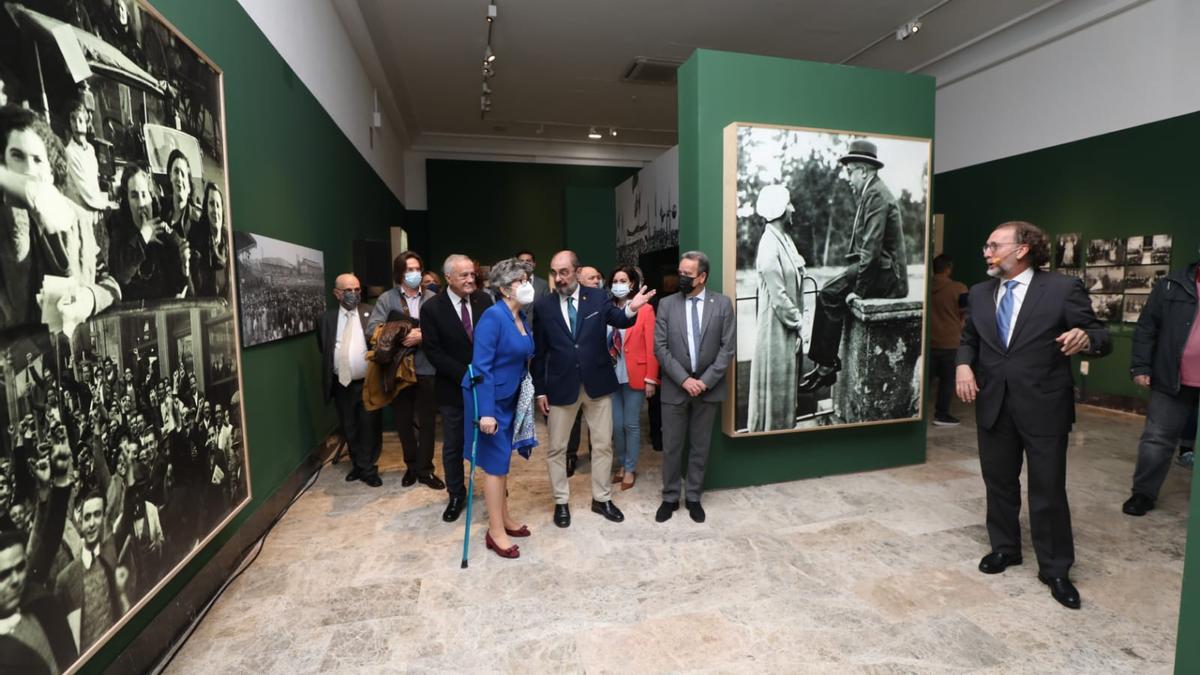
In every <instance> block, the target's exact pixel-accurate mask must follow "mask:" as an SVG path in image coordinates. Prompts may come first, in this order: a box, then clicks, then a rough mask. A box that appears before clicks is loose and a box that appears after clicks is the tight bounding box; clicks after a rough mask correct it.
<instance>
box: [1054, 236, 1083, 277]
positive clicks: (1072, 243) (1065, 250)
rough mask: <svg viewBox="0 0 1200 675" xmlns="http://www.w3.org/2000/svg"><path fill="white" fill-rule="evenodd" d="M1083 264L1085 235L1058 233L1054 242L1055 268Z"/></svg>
mask: <svg viewBox="0 0 1200 675" xmlns="http://www.w3.org/2000/svg"><path fill="white" fill-rule="evenodd" d="M1082 266H1083V235H1082V234H1080V233H1078V232H1069V233H1067V234H1060V235H1058V238H1057V240H1056V241H1055V243H1054V267H1055V269H1060V270H1063V269H1072V268H1078V267H1082Z"/></svg>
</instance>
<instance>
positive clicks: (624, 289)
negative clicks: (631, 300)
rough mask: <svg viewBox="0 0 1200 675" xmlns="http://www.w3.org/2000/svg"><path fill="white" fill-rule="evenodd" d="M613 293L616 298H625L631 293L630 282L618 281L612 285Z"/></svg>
mask: <svg viewBox="0 0 1200 675" xmlns="http://www.w3.org/2000/svg"><path fill="white" fill-rule="evenodd" d="M612 294H613V297H614V298H621V299H624V298H625V296H627V295H629V284H623V283H621V282H619V281H618V282H617V283H615V284H613V285H612Z"/></svg>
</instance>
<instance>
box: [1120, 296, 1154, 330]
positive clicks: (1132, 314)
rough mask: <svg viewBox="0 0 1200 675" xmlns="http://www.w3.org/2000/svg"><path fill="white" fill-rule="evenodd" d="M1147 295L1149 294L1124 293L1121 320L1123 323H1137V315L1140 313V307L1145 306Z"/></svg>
mask: <svg viewBox="0 0 1200 675" xmlns="http://www.w3.org/2000/svg"><path fill="white" fill-rule="evenodd" d="M1149 297H1150V296H1149V295H1136V294H1130V295H1126V296H1125V305H1124V308H1123V309H1122V314H1121V320H1122V321H1124V322H1125V323H1137V321H1138V317H1140V316H1141V315H1142V309H1144V308H1145V307H1146V300H1148V299H1149Z"/></svg>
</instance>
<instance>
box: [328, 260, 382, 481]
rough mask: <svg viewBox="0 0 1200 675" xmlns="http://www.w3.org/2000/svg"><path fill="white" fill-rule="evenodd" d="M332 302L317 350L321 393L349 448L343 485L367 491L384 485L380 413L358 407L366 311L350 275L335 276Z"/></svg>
mask: <svg viewBox="0 0 1200 675" xmlns="http://www.w3.org/2000/svg"><path fill="white" fill-rule="evenodd" d="M333 297H334V298H336V299H337V301H338V307H337V308H335V309H328V310H326V311H325V316H323V317H322V318H321V330H319V331H317V348H318V349H320V350H321V391H322V392H323V393H324V394H325V400H326V401H328V400H331V399H332V400H333V402H334V405H335V406H336V407H337V414H338V420H339V421H340V422H341V424H342V433H343V434H344V435H345V437H346V443H347V444H349V446H350V460H351V462H352V464H353V466H352V467H351V469H350V473H348V474H346V480H347V481H354V480H361V481H362V482H364V483H366V484H367V485H370V486H371V487H379V486H380V485H383V481H382V480H381V479H380V478H379V467H378V466H377V465H376V463H377V462H378V461H379V452H380V450H381V449H382V448H383V430H382V427H381V425H380V420H379V411H370V410H367V409H366V407H365V406H364V405H363V379H364V378H365V377H366V375H367V360H366V355H367V320H368V319H369V318H370V316H371V310H372V309H373V308H372V307H371V306H370V305H364V304H361V301H362V287H361V286H360V285H359V282H358V277H355V276H354V275H353V274H340V275H338V278H337V280H336V281H335V282H334V288H333Z"/></svg>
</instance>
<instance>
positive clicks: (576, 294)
mask: <svg viewBox="0 0 1200 675" xmlns="http://www.w3.org/2000/svg"><path fill="white" fill-rule="evenodd" d="M581 290H583V284H581V283H578V282H577V283H576V284H575V292H574V293H572V294H570V295H563V294H562V293H559V294H558V304H560V305H561V304H563V303H565V302H566V301H567V298H571V299H572V300H574V301H575V305H576V306H578V305H579V291H581Z"/></svg>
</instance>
